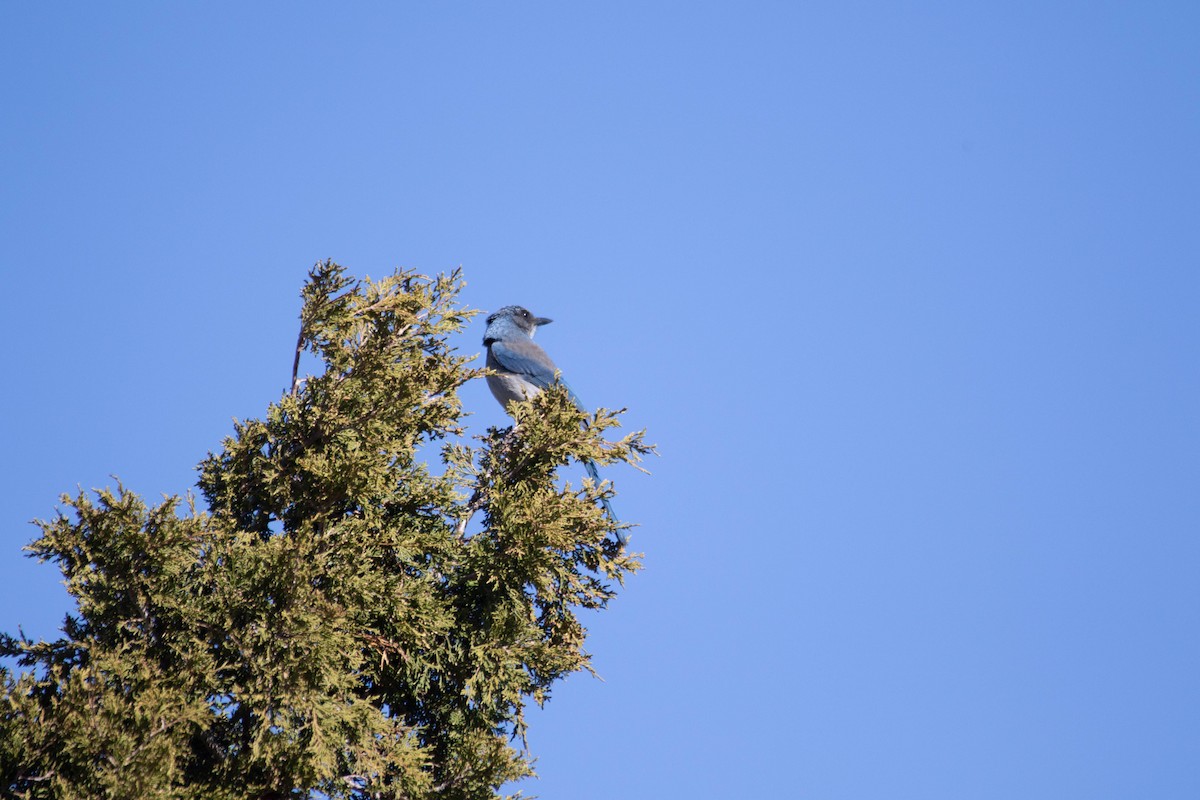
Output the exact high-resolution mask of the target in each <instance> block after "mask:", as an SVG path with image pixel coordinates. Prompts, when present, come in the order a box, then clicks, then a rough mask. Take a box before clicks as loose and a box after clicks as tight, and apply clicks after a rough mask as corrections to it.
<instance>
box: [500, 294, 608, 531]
mask: <svg viewBox="0 0 1200 800" xmlns="http://www.w3.org/2000/svg"><path fill="white" fill-rule="evenodd" d="M552 321H553V320H550V319H547V318H546V317H535V316H534V315H533V314H531V313H529V311H528V310H527V309H525V308H522V307H521V306H505V307H504V308H502V309H500V310H499V311H497V312H495V313H493V314H492V315H490V316H489V317H488V318H487V330H485V331H484V333H483V344H484V346H485V347H487V366H488V368H489V369H491V370H492V371H493V373H494V374H492V375H488V378H487V382H488V388H490V389H491V390H492V394H493V395H494V396H495V398H496V399H497V400H498V401H499V402H500V405H502V406H504V408H505V409H506V410H507V408H508V404H509V403H510V402H512V401H514V400H525V399H527V398H530V397H533V396H534V395H535V394H537V393H538V392H540V391H541V390H542V389H545V388H546V387H547V386H550V385H552V384H553V383H554V382H555V381H556V380H557V381H558V382H559V383H561V384H562V385H563V386H564V387H565V388H566V390H567V393H568V394H570V396H571V402H572V403H574V404H575V405H576V406H577V407H578V408H579V409H580V410H583V408H584V406H583V403H582V401H580V399H579V396H578V395H576V394H575V392H573V391H572V390H571V387H570V386H567V383H566V381H564V380H563V379H562V376H560V375H559V374H558V368H557V367H555V366H554V362H553V361H551V360H550V356H548V355H546V351H545V350H543V349H542V348H541V347H540V346H539V345H538V344H536V343H535V342H534V341H533V334H534V333H535V332H536V331H537V329H538V326H540V325H549V324H550V323H551V322H552ZM583 466H584V468H585V469H587V472H588V475H589V476H590V477H591V479H592V480H593V481H595V482H596V483H597V484H599V483H600V473H599V471H598V470H597V469H596V462H595V461H592V460H591V459H590V458H586V459H584V460H583ZM600 502H601V503H603V505H604V511H605V513H607V514H608V518H609V519H610V520H612V521H613V522H616V521H617V515H616V514H614V513H613V510H612V506H611V505H609V503H608V500H606V499H602V500H601V501H600ZM620 538H621V543H622V544H624V542H625V537H624V536H623V535H622V536H621V537H620Z"/></svg>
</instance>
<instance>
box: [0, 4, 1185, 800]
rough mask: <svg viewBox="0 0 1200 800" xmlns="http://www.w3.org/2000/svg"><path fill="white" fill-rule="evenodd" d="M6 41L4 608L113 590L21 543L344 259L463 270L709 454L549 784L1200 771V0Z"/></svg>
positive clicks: (173, 428) (605, 384) (652, 506)
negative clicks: (75, 589)
mask: <svg viewBox="0 0 1200 800" xmlns="http://www.w3.org/2000/svg"><path fill="white" fill-rule="evenodd" d="M0 31H3V40H4V47H3V48H0V242H2V245H3V246H2V248H0V253H2V261H0V263H2V264H3V279H4V280H3V285H4V291H3V293H0V326H2V327H0V333H2V335H3V340H4V342H5V345H6V349H7V369H6V370H5V373H6V379H5V381H4V389H5V390H4V391H3V392H0V412H2V413H0V418H2V419H3V420H4V441H5V447H4V452H5V458H3V459H2V460H0V470H2V474H0V487H2V488H0V525H2V528H0V530H2V536H0V545H2V547H0V629H3V630H7V631H13V630H15V628H16V626H17V625H18V623H21V624H24V626H25V630H26V631H27V632H29V633H31V634H34V635H39V636H51V635H53V634H54V632H55V630H56V626H57V623H58V621H59V620H60V619H61V616H62V614H63V613H64V612H65V611H66V610H67V608H68V599H67V597H66V596H65V594H64V592H63V590H62V588H61V587H60V586H59V585H58V583H57V581H58V578H59V576H58V573H57V571H56V570H54V569H53V568H51V567H48V566H38V565H37V564H36V563H34V562H32V561H30V560H28V559H25V558H22V557H21V555H20V547H21V545H23V544H25V543H26V542H28V541H29V540H30V539H31V538H33V536H34V535H35V533H36V531H35V529H34V528H32V527H31V526H29V525H28V524H27V521H28V520H30V519H32V518H34V517H39V516H42V517H45V516H49V515H50V514H52V513H53V509H54V507H55V504H56V501H57V496H58V494H59V493H60V492H62V491H71V490H73V489H74V487H76V486H77V485H79V486H82V487H84V488H90V487H97V486H103V485H107V484H111V483H112V478H110V477H109V476H110V475H115V476H119V477H120V478H121V479H122V480H123V481H124V482H125V484H126V485H127V486H128V487H129V488H131V489H133V490H136V491H138V492H140V493H142V494H144V495H146V496H149V497H151V498H154V497H157V496H158V495H160V494H161V493H176V492H182V491H184V490H186V489H188V488H189V487H190V486H192V485H193V482H194V478H195V473H194V471H193V468H194V465H195V464H196V463H197V462H198V461H199V460H200V459H201V458H202V457H203V456H204V455H205V453H206V452H207V451H208V450H209V449H210V448H215V447H217V446H218V445H219V441H220V438H221V437H222V436H224V435H225V434H227V433H229V432H230V430H231V418H232V417H234V416H237V417H243V418H244V417H250V416H258V415H261V414H262V413H263V411H264V409H265V408H266V405H267V404H268V403H269V402H271V401H272V400H274V399H275V398H276V397H277V396H278V394H279V392H280V391H281V390H282V389H283V387H284V386H285V384H286V383H287V380H288V376H289V373H290V367H291V351H292V345H293V343H294V341H295V336H296V325H297V312H298V310H299V301H298V292H299V289H300V285H301V282H302V279H303V276H304V274H305V270H306V269H307V268H308V267H309V266H310V265H311V264H312V263H313V262H314V261H316V260H318V259H321V258H325V257H332V258H334V259H335V260H337V261H339V262H341V263H343V264H346V265H347V266H348V267H349V268H350V269H351V270H352V271H354V272H355V273H357V274H368V273H369V274H371V275H376V276H378V275H382V274H384V273H387V272H390V271H391V270H392V269H393V268H395V267H397V266H411V267H416V268H419V269H421V270H423V271H426V272H436V271H440V270H446V269H450V268H453V267H455V266H458V265H461V266H462V267H463V269H464V271H465V275H466V277H467V279H468V281H469V282H470V285H469V286H468V288H467V290H466V293H465V295H464V298H463V299H464V300H465V301H466V302H467V303H469V304H470V305H472V306H474V307H478V308H483V309H494V308H496V307H498V306H501V305H504V304H508V303H521V304H524V305H528V306H529V307H530V308H532V309H533V310H534V311H535V312H537V313H538V314H542V315H545V316H549V317H553V318H555V320H556V321H555V323H554V325H553V326H551V327H549V328H546V329H545V330H544V331H543V332H542V333H541V334H540V335H539V341H540V342H541V343H542V344H543V345H544V346H545V347H546V348H547V349H548V350H550V352H551V353H552V354H553V355H554V357H555V359H556V360H557V361H558V363H559V365H560V366H561V367H562V368H563V370H564V371H565V373H566V374H567V375H568V377H569V379H570V380H571V382H572V384H573V385H574V386H575V388H576V389H577V390H578V391H579V392H580V394H582V395H583V396H584V397H585V398H586V399H588V400H589V401H591V402H593V403H595V404H596V405H605V406H609V407H620V406H625V407H628V408H629V413H628V417H627V419H628V422H629V424H630V425H631V426H634V427H643V426H645V427H647V428H648V429H649V436H650V438H651V439H652V440H654V441H657V442H658V443H659V445H660V447H661V451H662V456H661V458H658V459H656V460H654V462H653V463H651V464H650V465H649V466H650V467H651V469H652V470H653V472H654V475H653V476H651V477H645V476H642V475H640V474H638V473H636V472H634V471H633V470H624V471H617V472H616V474H615V475H614V477H615V478H616V480H617V484H618V486H617V488H618V490H619V491H620V496H619V498H618V500H617V508H618V510H619V511H620V512H621V514H622V516H623V517H626V518H628V519H629V520H633V521H638V522H640V523H641V525H642V527H641V528H640V529H639V530H638V531H637V533H636V535H635V538H634V542H635V544H636V545H637V547H638V548H639V549H642V550H644V551H645V553H646V570H645V571H644V573H642V574H641V575H639V576H638V577H636V578H635V579H634V580H633V581H632V583H631V584H630V586H629V587H628V590H627V591H626V592H625V594H624V595H622V596H621V598H620V599H619V600H618V601H617V602H616V603H615V604H614V606H613V607H612V609H611V610H610V612H609V613H607V614H604V615H600V616H598V617H596V618H594V619H593V620H592V623H591V629H592V638H591V640H590V645H591V650H592V651H593V652H594V653H595V658H596V666H597V668H598V669H599V671H600V672H601V673H602V675H603V676H604V678H605V681H604V682H600V681H596V680H592V679H591V678H589V677H587V676H582V675H581V676H576V677H574V678H572V679H570V680H569V681H567V682H566V683H564V684H562V685H560V687H559V688H558V690H557V692H556V694H555V696H554V699H553V701H552V702H551V704H550V705H549V706H548V708H547V710H546V711H545V712H543V713H540V714H537V715H536V716H535V719H534V729H533V734H532V736H531V744H532V747H533V749H534V751H535V752H536V753H537V754H538V755H539V756H540V761H539V765H538V766H539V770H540V772H541V774H542V778H541V779H540V780H539V781H537V782H531V783H529V784H527V786H526V789H527V791H530V792H533V793H536V794H539V795H541V796H543V797H545V798H573V799H575V800H580V799H582V800H587V799H588V798H596V799H597V800H600V798H614V797H621V798H633V799H635V800H641V799H643V798H644V799H645V800H650V799H651V798H653V799H654V800H658V799H659V798H664V797H714V798H716V797H721V798H726V797H752V798H769V797H801V798H813V800H840V799H842V798H845V799H846V800H862V799H863V798H888V800H909V799H910V798H911V799H913V800H930V799H934V800H938V799H941V798H945V800H959V799H960V798H988V799H991V798H994V799H995V800H1012V798H1023V800H1041V799H1045V800H1069V799H1071V798H1080V799H1081V800H1082V799H1084V798H1086V800H1102V799H1104V798H1114V799H1115V798H1155V800H1164V799H1174V798H1180V799H1181V800H1182V799H1184V798H1186V799H1187V800H1192V798H1196V797H1200V322H1198V316H1200V314H1198V312H1200V38H1198V33H1197V32H1198V31H1200V6H1197V5H1196V4H1194V3H1136V4H1135V3H1083V2H1071V3H1052V4H1047V3H1007V2H1006V3H991V4H978V3H906V4H872V3H825V4H802V3H784V2H777V3H767V2H758V3H753V2H752V3H732V2H730V3H722V4H718V3H710V2H694V3H683V2H676V3H604V4H600V3H588V4H581V3H576V4H561V3H555V4H551V3H525V4H499V3H487V4H482V3H481V4H451V3H438V4H433V3H420V4H418V3H411V4H400V3H396V4H387V3H361V4H341V5H337V6H334V5H330V4H303V3H253V4H245V3H226V4H219V3H203V4H201V3H191V4H183V3H170V4H162V3H157V4H152V3H132V2H131V3H121V4H116V5H114V6H109V7H101V6H96V5H93V4H83V3H75V4H67V3H51V4H34V3H20V4H16V3H9V4H5V6H4V8H3V9H2V10H0ZM481 333H482V323H481V321H479V322H477V323H476V324H475V325H474V326H473V327H472V328H471V329H470V330H469V331H468V332H467V333H466V334H465V335H464V336H463V337H462V344H461V346H462V348H463V349H464V350H466V351H468V352H478V350H479V349H480V345H479V339H480V336H481ZM465 400H466V402H467V403H468V405H469V407H470V408H471V409H472V410H473V411H475V412H476V415H475V416H474V417H472V425H473V426H476V430H480V431H481V430H482V429H483V428H484V427H485V426H487V425H491V424H502V423H503V417H502V416H501V414H500V411H499V408H498V407H495V406H494V404H493V402H492V400H491V398H490V396H488V394H487V392H486V389H485V388H484V387H482V386H473V387H470V388H469V389H468V390H467V391H466V392H465Z"/></svg>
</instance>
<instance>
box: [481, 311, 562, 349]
mask: <svg viewBox="0 0 1200 800" xmlns="http://www.w3.org/2000/svg"><path fill="white" fill-rule="evenodd" d="M551 322H553V320H551V319H548V318H546V317H535V316H534V315H533V314H531V313H530V312H529V309H527V308H523V307H521V306H505V307H504V308H502V309H500V310H499V311H494V312H492V313H491V314H489V315H488V318H487V331H486V332H485V333H484V335H483V341H484V342H485V343H486V342H488V341H490V340H499V339H503V338H505V337H506V336H512V335H514V334H517V333H518V332H520V333H522V334H524V335H525V336H528V337H529V338H531V339H532V338H533V333H534V331H536V330H537V329H538V326H539V325H549V324H550V323H551Z"/></svg>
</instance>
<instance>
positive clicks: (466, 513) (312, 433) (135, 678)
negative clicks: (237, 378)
mask: <svg viewBox="0 0 1200 800" xmlns="http://www.w3.org/2000/svg"><path fill="white" fill-rule="evenodd" d="M460 288H461V277H460V275H459V274H458V273H457V272H455V273H453V274H450V275H442V276H437V277H433V278H427V277H424V276H421V275H417V274H415V273H412V272H408V271H401V272H398V273H396V274H394V275H392V276H390V277H388V278H385V279H383V280H380V281H371V280H370V279H364V280H362V281H357V280H354V279H352V278H351V277H349V276H348V275H347V274H346V273H345V271H344V270H343V269H342V268H341V267H340V266H338V265H336V264H334V263H332V262H328V261H327V262H322V263H319V264H317V265H316V266H315V267H314V268H313V269H312V270H311V271H310V274H309V280H308V282H307V283H306V285H305V287H304V289H303V292H302V295H303V301H304V303H303V311H302V313H301V334H300V341H299V343H298V347H297V357H296V361H297V364H298V363H299V361H300V351H301V350H306V351H308V352H310V353H312V354H314V355H315V356H316V357H317V359H318V360H319V363H320V364H321V365H322V368H321V369H319V370H317V372H318V374H316V375H314V376H310V377H308V378H307V379H301V378H300V377H299V376H298V375H297V374H295V371H294V374H293V383H292V387H291V390H290V391H288V392H287V393H286V394H284V395H283V396H282V397H281V398H280V399H279V400H278V401H277V402H275V403H274V404H272V405H271V406H270V407H269V408H268V409H267V413H266V415H265V417H264V418H263V419H252V420H248V421H244V422H237V423H236V424H235V431H234V434H233V435H232V436H231V437H229V438H227V439H226V440H225V441H224V442H223V444H222V447H221V449H220V450H219V451H217V452H214V453H210V454H209V456H208V457H207V458H206V459H205V460H204V461H203V463H202V464H201V465H200V479H199V489H200V493H201V494H202V496H203V498H204V500H205V501H207V502H206V505H207V510H201V509H198V508H197V504H196V502H195V500H194V499H193V498H192V496H191V495H188V496H187V497H185V498H183V499H181V498H179V497H172V498H168V499H166V500H165V501H164V502H162V503H160V504H157V505H150V504H147V503H146V502H145V501H144V500H142V499H141V498H140V497H138V496H137V495H135V494H134V493H132V492H130V491H128V490H127V489H125V488H124V487H123V486H121V485H118V486H117V487H116V488H115V489H112V490H109V489H106V490H103V491H99V492H96V493H94V494H93V495H88V494H86V493H79V494H78V495H76V496H73V497H71V496H64V497H63V498H62V503H63V507H62V508H60V510H59V512H58V513H57V515H56V516H55V517H54V518H53V519H50V520H48V521H42V522H39V523H38V524H39V526H40V528H41V535H40V537H39V538H38V539H37V540H36V541H35V542H33V543H32V544H31V545H30V546H29V548H28V549H29V550H30V551H31V553H32V555H33V556H35V557H37V558H39V559H42V560H49V561H53V562H56V563H57V564H58V566H59V567H60V568H61V569H62V572H63V575H64V577H65V583H66V586H67V588H68V590H69V591H70V593H71V594H72V595H73V596H74V597H75V599H76V601H77V604H78V610H77V612H76V613H73V614H70V615H68V616H67V618H66V620H65V621H64V624H63V628H62V636H61V637H60V638H58V639H56V640H54V641H48V642H47V641H32V640H30V639H28V638H26V637H24V635H21V636H18V637H14V636H11V635H8V634H0V655H5V656H9V657H14V658H15V659H16V660H17V663H18V664H19V665H20V666H21V667H23V668H25V669H23V670H20V671H12V670H6V669H0V679H2V680H3V694H2V696H0V793H2V794H5V795H8V796H13V797H20V798H31V799H32V798H89V799H90V798H96V797H110V798H139V799H141V798H197V799H198V798H218V799H221V798H228V799H229V800H234V799H235V798H237V799H239V800H240V799H241V798H264V799H267V798H284V797H287V798H296V797H319V796H326V797H330V798H356V799H357V798H362V799H363V800H366V798H380V799H383V798H394V799H396V800H399V799H400V798H447V799H448V800H474V799H475V798H493V797H496V796H497V795H498V792H499V790H500V787H501V785H502V784H505V783H507V782H510V781H514V780H517V779H520V778H523V777H526V776H530V775H532V774H533V773H532V770H531V765H530V754H529V753H528V752H527V749H526V748H525V747H523V746H522V743H523V741H524V733H525V725H526V723H525V717H524V710H525V708H526V706H527V704H528V703H529V702H531V701H532V702H535V703H538V704H541V703H543V702H545V701H546V699H547V698H548V697H549V694H550V690H551V687H552V686H553V685H554V683H555V682H556V681H558V680H560V679H561V678H563V677H564V676H566V675H568V674H570V673H572V672H576V671H579V670H587V669H588V668H589V667H588V654H587V653H586V651H585V650H584V640H585V634H586V631H585V629H584V626H583V624H582V623H581V621H580V618H579V612H580V610H581V609H598V608H603V607H604V606H605V604H606V603H607V602H608V601H609V600H610V599H612V597H613V596H614V593H615V592H616V590H617V588H618V587H619V586H620V585H621V583H622V582H623V579H624V578H625V576H626V575H628V574H630V573H631V572H633V571H635V570H637V569H638V568H639V566H640V565H639V561H638V559H637V557H636V556H635V555H633V554H631V553H629V552H627V551H626V550H625V548H623V547H622V546H621V545H620V544H619V543H618V541H617V537H616V523H614V522H613V521H611V520H609V519H608V518H607V517H605V516H604V515H603V514H602V513H601V512H600V511H599V509H598V507H597V501H598V499H599V497H600V496H601V495H602V494H605V495H611V493H612V488H611V486H610V485H609V484H608V483H605V484H603V485H600V486H597V485H593V484H592V483H591V482H590V481H588V480H584V481H582V482H581V483H579V484H572V483H570V482H564V481H563V480H562V478H561V477H559V476H558V474H557V471H558V469H559V468H560V467H562V466H564V465H566V464H568V463H570V462H572V461H577V460H578V459H580V458H585V457H586V458H591V459H594V460H596V461H597V462H599V463H601V464H605V463H612V462H617V461H624V462H628V463H635V462H637V461H638V460H640V457H641V456H642V455H644V454H646V453H647V452H649V450H650V448H649V447H647V445H645V444H644V442H643V439H642V434H641V433H640V432H639V433H633V434H630V435H627V436H625V437H624V438H621V439H619V440H616V441H606V440H605V439H604V438H603V434H604V432H605V431H606V430H608V429H610V428H612V427H614V426H616V425H617V419H616V415H615V414H613V413H610V412H607V411H604V410H601V411H598V412H596V413H595V414H593V415H588V416H586V417H585V415H584V414H583V413H581V412H579V411H578V410H576V409H575V408H574V407H573V406H572V405H571V403H570V401H569V399H568V398H567V396H566V393H565V392H564V391H561V390H559V389H557V388H555V389H552V390H549V391H546V392H544V393H542V394H541V395H539V396H538V397H536V398H534V399H533V400H531V401H528V402H525V403H522V404H519V405H518V406H516V407H515V408H514V412H515V414H516V418H517V421H518V425H517V427H516V429H515V432H513V431H507V430H496V429H490V430H489V431H488V432H487V433H486V434H485V435H483V436H481V437H478V438H477V439H469V438H466V436H465V434H466V431H465V429H464V426H463V418H464V411H463V408H462V406H461V404H460V401H459V398H458V394H457V391H458V389H459V388H460V387H461V386H462V385H463V384H464V383H466V382H467V381H469V380H472V379H474V378H477V377H479V376H480V375H482V374H483V370H481V369H478V368H475V367H472V366H471V359H470V357H467V356H463V355H460V354H459V353H458V352H457V351H456V350H455V349H454V348H453V347H452V346H451V345H450V338H451V337H452V336H453V335H455V334H457V333H459V332H460V331H461V330H462V328H463V326H464V325H465V323H466V322H467V321H468V320H469V318H470V317H471V316H472V314H473V313H474V312H472V311H469V310H466V309H464V308H462V307H460V306H458V305H457V304H456V303H457V299H456V295H457V292H458V291H459V289H460ZM431 460H432V461H433V462H434V463H433V465H431V464H430V463H429V462H430V461H431Z"/></svg>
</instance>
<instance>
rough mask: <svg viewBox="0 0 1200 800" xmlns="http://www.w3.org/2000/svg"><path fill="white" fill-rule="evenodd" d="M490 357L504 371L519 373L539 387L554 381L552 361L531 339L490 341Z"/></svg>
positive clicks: (542, 387)
mask: <svg viewBox="0 0 1200 800" xmlns="http://www.w3.org/2000/svg"><path fill="white" fill-rule="evenodd" d="M492 357H493V358H495V359H496V361H497V362H499V364H500V368H501V369H503V370H504V371H505V372H512V373H515V374H517V375H520V376H521V377H522V378H524V379H525V380H527V381H529V382H530V383H532V384H533V385H534V386H536V387H538V388H539V389H545V388H546V387H547V386H549V385H550V384H552V383H554V373H555V367H554V362H553V361H551V360H550V356H548V355H546V351H545V350H543V349H542V348H540V347H538V346H537V345H536V344H535V343H534V342H533V341H532V340H531V339H514V340H512V341H508V342H492Z"/></svg>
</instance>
